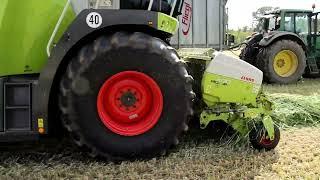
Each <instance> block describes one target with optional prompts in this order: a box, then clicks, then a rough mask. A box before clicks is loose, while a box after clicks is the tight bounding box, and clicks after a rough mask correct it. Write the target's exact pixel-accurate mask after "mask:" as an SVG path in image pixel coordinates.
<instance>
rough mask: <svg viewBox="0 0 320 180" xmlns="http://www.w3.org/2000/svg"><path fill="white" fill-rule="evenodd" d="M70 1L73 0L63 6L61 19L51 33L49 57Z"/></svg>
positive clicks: (69, 1) (69, 0)
mask: <svg viewBox="0 0 320 180" xmlns="http://www.w3.org/2000/svg"><path fill="white" fill-rule="evenodd" d="M98 1H99V0H98ZM70 3H71V0H68V1H67V3H66V5H65V6H64V8H63V11H62V13H61V15H60V17H59V20H58V22H57V24H56V26H55V28H54V30H53V32H52V34H51V37H50V39H49V42H48V44H47V55H48V57H50V55H51V54H50V46H51V44H52V42H53V40H54V38H55V37H56V35H57V32H58V30H59V27H60V25H61V23H62V20H63V19H64V17H65V15H66V12H67V10H68V7H69V5H70Z"/></svg>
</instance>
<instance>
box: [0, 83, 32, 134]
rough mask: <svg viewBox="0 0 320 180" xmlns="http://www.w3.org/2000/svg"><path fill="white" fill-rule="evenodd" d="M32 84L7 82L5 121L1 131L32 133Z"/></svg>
mask: <svg viewBox="0 0 320 180" xmlns="http://www.w3.org/2000/svg"><path fill="white" fill-rule="evenodd" d="M31 87H32V84H31V83H10V82H5V83H4V87H3V94H4V99H3V105H4V110H3V112H4V121H3V124H2V126H1V127H0V128H1V129H0V131H1V132H3V133H6V132H8V133H9V132H10V133H13V132H17V133H22V132H31V131H32V124H31V113H32V110H31V104H32V102H31V93H32V92H31Z"/></svg>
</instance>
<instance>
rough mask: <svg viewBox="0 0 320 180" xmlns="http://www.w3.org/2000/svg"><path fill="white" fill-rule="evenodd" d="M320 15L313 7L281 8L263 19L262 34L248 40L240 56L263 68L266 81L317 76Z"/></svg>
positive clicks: (295, 80)
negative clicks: (311, 8) (319, 15)
mask: <svg viewBox="0 0 320 180" xmlns="http://www.w3.org/2000/svg"><path fill="white" fill-rule="evenodd" d="M318 14H319V13H313V12H312V11H309V10H292V9H280V10H276V11H274V12H272V13H270V14H266V15H265V16H264V17H262V18H261V19H260V22H259V25H258V27H259V33H255V34H254V35H252V36H251V37H250V38H248V40H247V41H246V42H245V44H246V47H245V48H244V49H242V52H241V54H240V59H243V60H245V61H246V62H248V63H250V64H252V65H254V66H256V67H258V68H259V69H260V70H262V71H263V73H264V77H265V81H266V82H269V83H277V84H289V83H294V82H297V81H298V80H299V79H300V78H301V77H302V76H303V75H305V76H306V77H316V76H318V75H319V73H320V71H319V67H320V39H319V37H320V35H319V32H320V31H319V29H318V22H319V20H318Z"/></svg>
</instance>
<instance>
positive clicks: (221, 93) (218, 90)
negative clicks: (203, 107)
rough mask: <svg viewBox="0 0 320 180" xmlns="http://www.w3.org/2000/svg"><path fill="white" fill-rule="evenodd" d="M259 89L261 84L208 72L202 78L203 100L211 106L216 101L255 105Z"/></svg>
mask: <svg viewBox="0 0 320 180" xmlns="http://www.w3.org/2000/svg"><path fill="white" fill-rule="evenodd" d="M259 90H260V86H259V85H255V84H253V83H246V82H244V81H241V80H237V79H233V78H229V77H224V76H221V75H217V74H211V73H208V72H205V73H204V76H203V79H202V93H203V95H202V96H203V100H204V101H205V103H206V104H208V105H209V106H212V105H214V104H216V103H242V104H245V105H246V104H252V105H255V104H256V96H257V94H258V92H259Z"/></svg>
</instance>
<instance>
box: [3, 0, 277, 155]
mask: <svg viewBox="0 0 320 180" xmlns="http://www.w3.org/2000/svg"><path fill="white" fill-rule="evenodd" d="M183 5H184V2H183V0H173V1H168V0H150V1H149V0H120V1H119V0H103V1H102V0H101V1H100V0H96V1H85V0H74V1H72V0H41V1H39V0H28V1H21V0H1V1H0V59H1V62H0V76H1V78H0V90H1V93H0V102H1V103H0V114H1V115H0V140H1V142H13V141H15V142H17V141H20V142H21V141H22V142H23V141H30V140H35V141H36V140H39V139H42V138H44V137H47V136H60V137H61V136H63V135H64V133H63V132H64V131H61V128H60V126H59V125H60V124H62V125H63V127H64V128H65V129H66V130H67V131H68V132H69V134H70V136H71V137H72V138H73V140H74V142H75V143H76V144H77V145H78V146H80V147H84V149H85V150H86V151H88V153H89V154H90V155H92V156H94V157H96V156H101V157H105V158H110V159H112V160H123V159H132V158H149V157H154V156H157V155H162V154H165V153H166V152H167V150H168V149H169V148H170V147H172V146H173V145H177V144H178V143H179V137H180V135H181V133H182V132H184V131H187V130H188V120H189V119H190V117H192V116H193V114H194V113H193V112H194V110H195V107H194V106H193V101H195V98H197V100H198V101H202V102H203V103H204V104H205V105H203V106H201V107H200V106H199V107H198V109H200V110H201V113H200V115H199V118H200V121H201V124H202V127H205V126H206V125H208V124H209V122H210V121H218V120H222V121H224V122H226V123H228V124H230V125H231V126H232V127H233V128H234V129H236V130H238V131H239V133H240V135H243V136H246V135H248V136H249V137H250V140H251V142H252V145H253V147H255V148H257V149H267V150H270V149H273V148H275V147H276V146H277V144H278V141H279V138H280V132H279V129H278V128H277V127H276V126H275V125H274V124H273V122H272V119H271V117H270V114H271V112H272V103H271V102H269V101H268V100H267V98H266V97H265V96H264V95H263V93H262V91H261V83H262V78H263V75H262V72H261V71H260V70H258V69H257V68H255V67H253V66H251V65H250V64H248V63H246V62H243V61H239V60H238V59H234V58H231V57H228V56H225V55H223V54H219V53H218V54H216V55H215V56H210V57H211V58H207V59H194V58H186V59H185V60H183V59H180V58H179V56H178V53H177V52H176V51H175V50H174V49H173V48H171V47H170V45H169V41H170V37H172V35H173V34H174V33H175V32H176V31H177V29H178V26H179V23H178V21H177V19H176V17H177V16H178V15H179V14H180V11H181V8H182V7H183ZM193 67H194V68H193ZM190 73H192V74H190ZM191 75H194V76H197V80H196V81H194V78H193V77H192V76H191ZM193 89H197V90H199V91H197V94H198V97H195V96H196V94H195V93H194V91H193Z"/></svg>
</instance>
